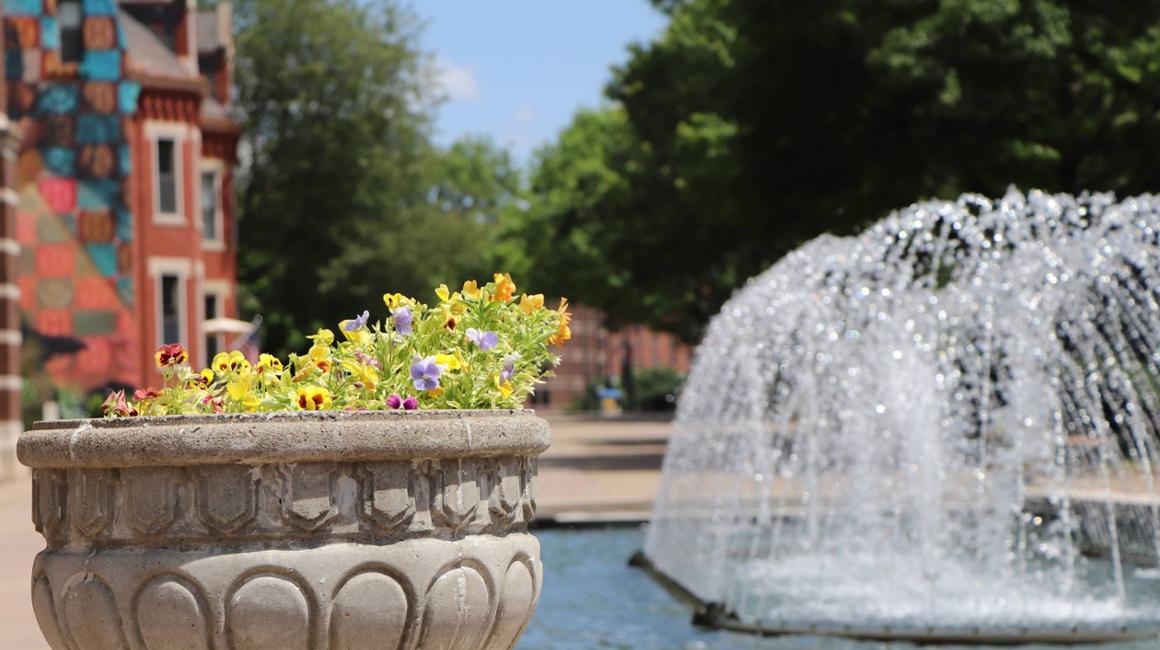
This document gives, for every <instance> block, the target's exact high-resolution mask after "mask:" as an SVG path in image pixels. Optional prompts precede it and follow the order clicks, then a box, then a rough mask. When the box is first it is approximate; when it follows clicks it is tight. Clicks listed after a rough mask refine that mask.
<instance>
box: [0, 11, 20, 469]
mask: <svg viewBox="0 0 1160 650" xmlns="http://www.w3.org/2000/svg"><path fill="white" fill-rule="evenodd" d="M3 10H4V7H3V5H2V4H0V20H2V17H3ZM5 31H6V30H5ZM4 38H5V35H4V34H3V33H0V51H4ZM18 146H19V141H18V139H17V134H16V132H15V129H14V125H13V124H12V123H11V122H9V121H8V93H7V92H6V89H5V88H0V260H2V263H0V478H9V477H12V476H15V475H17V474H19V473H20V471H21V470H20V464H19V463H17V462H16V438H17V437H18V436H19V435H20V431H21V421H20V338H21V337H20V288H19V285H18V284H17V283H16V270H17V262H18V260H19V258H20V245H19V244H18V243H17V241H16V193H15V192H13V191H12V181H13V176H14V173H15V170H16V150H17V147H18Z"/></svg>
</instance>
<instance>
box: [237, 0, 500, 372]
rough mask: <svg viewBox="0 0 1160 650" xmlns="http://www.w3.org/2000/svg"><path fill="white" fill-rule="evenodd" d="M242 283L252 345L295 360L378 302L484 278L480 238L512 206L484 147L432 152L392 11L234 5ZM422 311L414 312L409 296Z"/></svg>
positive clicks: (418, 64) (470, 142)
mask: <svg viewBox="0 0 1160 650" xmlns="http://www.w3.org/2000/svg"><path fill="white" fill-rule="evenodd" d="M236 11H237V15H238V24H239V33H238V36H237V82H238V90H239V96H238V106H239V108H240V111H241V113H242V114H243V116H244V119H245V128H246V131H245V142H244V144H243V147H242V158H243V162H244V163H245V165H244V173H243V175H242V178H241V182H240V199H239V203H240V211H241V220H240V247H239V248H240V265H239V266H240V272H239V275H240V279H241V282H242V284H243V285H244V286H246V287H247V288H248V290H249V292H250V296H249V300H248V302H247V304H246V306H245V307H246V311H248V312H260V313H262V314H263V315H264V316H265V319H266V320H265V322H266V328H265V341H264V345H265V347H267V348H268V349H270V350H272V351H283V352H284V351H285V350H286V349H287V348H288V347H293V346H297V345H298V344H299V343H300V337H301V336H303V335H304V334H307V333H309V332H311V331H313V330H314V329H316V328H318V327H322V326H331V327H333V325H334V323H335V322H337V321H338V320H340V319H342V318H349V317H351V316H352V315H354V314H356V313H359V312H361V311H362V310H363V309H371V310H372V311H374V310H376V309H377V310H382V309H383V308H384V307H383V305H382V301H381V296H382V294H383V293H384V292H385V291H400V292H404V293H409V294H412V295H420V294H421V292H424V291H427V292H429V291H430V290H431V287H432V286H434V284H437V283H439V282H452V281H455V280H456V279H457V278H460V277H463V276H465V275H482V274H483V273H484V272H486V271H489V270H490V268H489V265H490V262H491V258H490V243H491V242H492V241H493V239H494V235H495V232H496V229H495V228H494V227H491V225H490V224H493V223H494V222H495V221H497V220H498V215H499V213H500V212H501V211H502V210H505V209H507V208H508V206H509V205H511V204H512V202H513V201H514V200H516V199H517V198H518V196H519V193H520V191H521V189H520V178H519V174H518V172H517V171H516V169H515V168H514V166H513V164H512V162H511V160H510V159H509V157H508V156H507V154H506V152H504V151H503V150H501V149H500V148H498V147H497V146H495V145H494V144H493V143H491V142H490V141H488V140H485V139H478V138H474V139H464V140H462V141H459V142H456V143H454V144H453V145H451V146H450V147H449V148H447V149H446V150H440V149H438V148H437V147H435V146H434V145H432V143H431V141H430V133H429V131H430V129H429V125H430V121H431V114H432V110H433V107H434V106H435V105H436V103H437V102H438V99H439V98H438V97H437V96H436V92H437V88H436V86H435V84H434V81H433V79H432V75H431V74H430V72H431V61H430V59H429V57H428V56H427V55H426V54H425V53H424V52H423V51H422V50H421V49H420V47H419V44H418V42H417V36H418V23H417V21H416V20H415V18H414V16H413V15H411V14H410V13H409V12H408V11H407V10H405V9H403V8H402V7H401V6H400V4H399V3H397V2H395V1H394V0H376V1H373V2H365V1H356V0H243V1H242V2H240V3H239V4H238V5H237V9H236ZM423 297H425V298H426V297H428V296H423Z"/></svg>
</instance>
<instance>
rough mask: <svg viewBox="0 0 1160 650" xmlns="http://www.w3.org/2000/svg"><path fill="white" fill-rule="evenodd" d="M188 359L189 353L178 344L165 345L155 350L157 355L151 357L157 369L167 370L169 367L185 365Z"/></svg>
mask: <svg viewBox="0 0 1160 650" xmlns="http://www.w3.org/2000/svg"><path fill="white" fill-rule="evenodd" d="M188 358H189V353H188V352H186V351H185V348H183V347H181V344H180V343H166V344H165V345H163V346H161V347H159V348H157V353H156V354H154V355H153V361H154V362H155V363H156V364H157V367H158V368H169V367H170V366H177V365H181V364H183V363H185V361H186V359H188Z"/></svg>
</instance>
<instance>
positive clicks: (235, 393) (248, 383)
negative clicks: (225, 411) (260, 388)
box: [226, 375, 254, 402]
mask: <svg viewBox="0 0 1160 650" xmlns="http://www.w3.org/2000/svg"><path fill="white" fill-rule="evenodd" d="M253 385H254V377H253V375H239V376H238V377H237V379H234V380H233V381H231V382H230V383H228V384H226V392H227V393H229V394H230V399H232V400H234V401H235V402H240V401H242V398H244V397H245V396H246V394H247V393H249V392H250V389H251V388H252V387H253Z"/></svg>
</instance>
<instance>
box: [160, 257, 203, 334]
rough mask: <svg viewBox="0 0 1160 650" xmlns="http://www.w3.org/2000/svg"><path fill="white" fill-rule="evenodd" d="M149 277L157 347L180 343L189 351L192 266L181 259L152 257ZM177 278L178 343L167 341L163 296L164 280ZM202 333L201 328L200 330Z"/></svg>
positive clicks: (187, 261) (186, 260) (184, 259)
mask: <svg viewBox="0 0 1160 650" xmlns="http://www.w3.org/2000/svg"><path fill="white" fill-rule="evenodd" d="M148 269H149V276H150V278H151V279H152V282H153V291H154V294H153V310H154V311H153V318H154V322H153V327H154V330H153V332H154V336H155V337H156V339H155V340H156V341H157V345H159V346H160V345H163V344H165V343H180V344H182V345H184V346H185V347H186V349H189V345H190V341H189V278H190V276H191V275H192V271H193V268H192V264H190V261H189V260H188V259H186V258H181V257H150V258H149V263H148ZM167 275H170V276H176V277H177V308H178V317H177V331H178V337H177V340H176V341H166V340H165V316H164V313H163V312H164V307H165V296H164V295H163V293H162V292H163V285H164V283H163V282H162V278H163V277H164V276H167ZM198 330H199V331H200V328H198Z"/></svg>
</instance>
